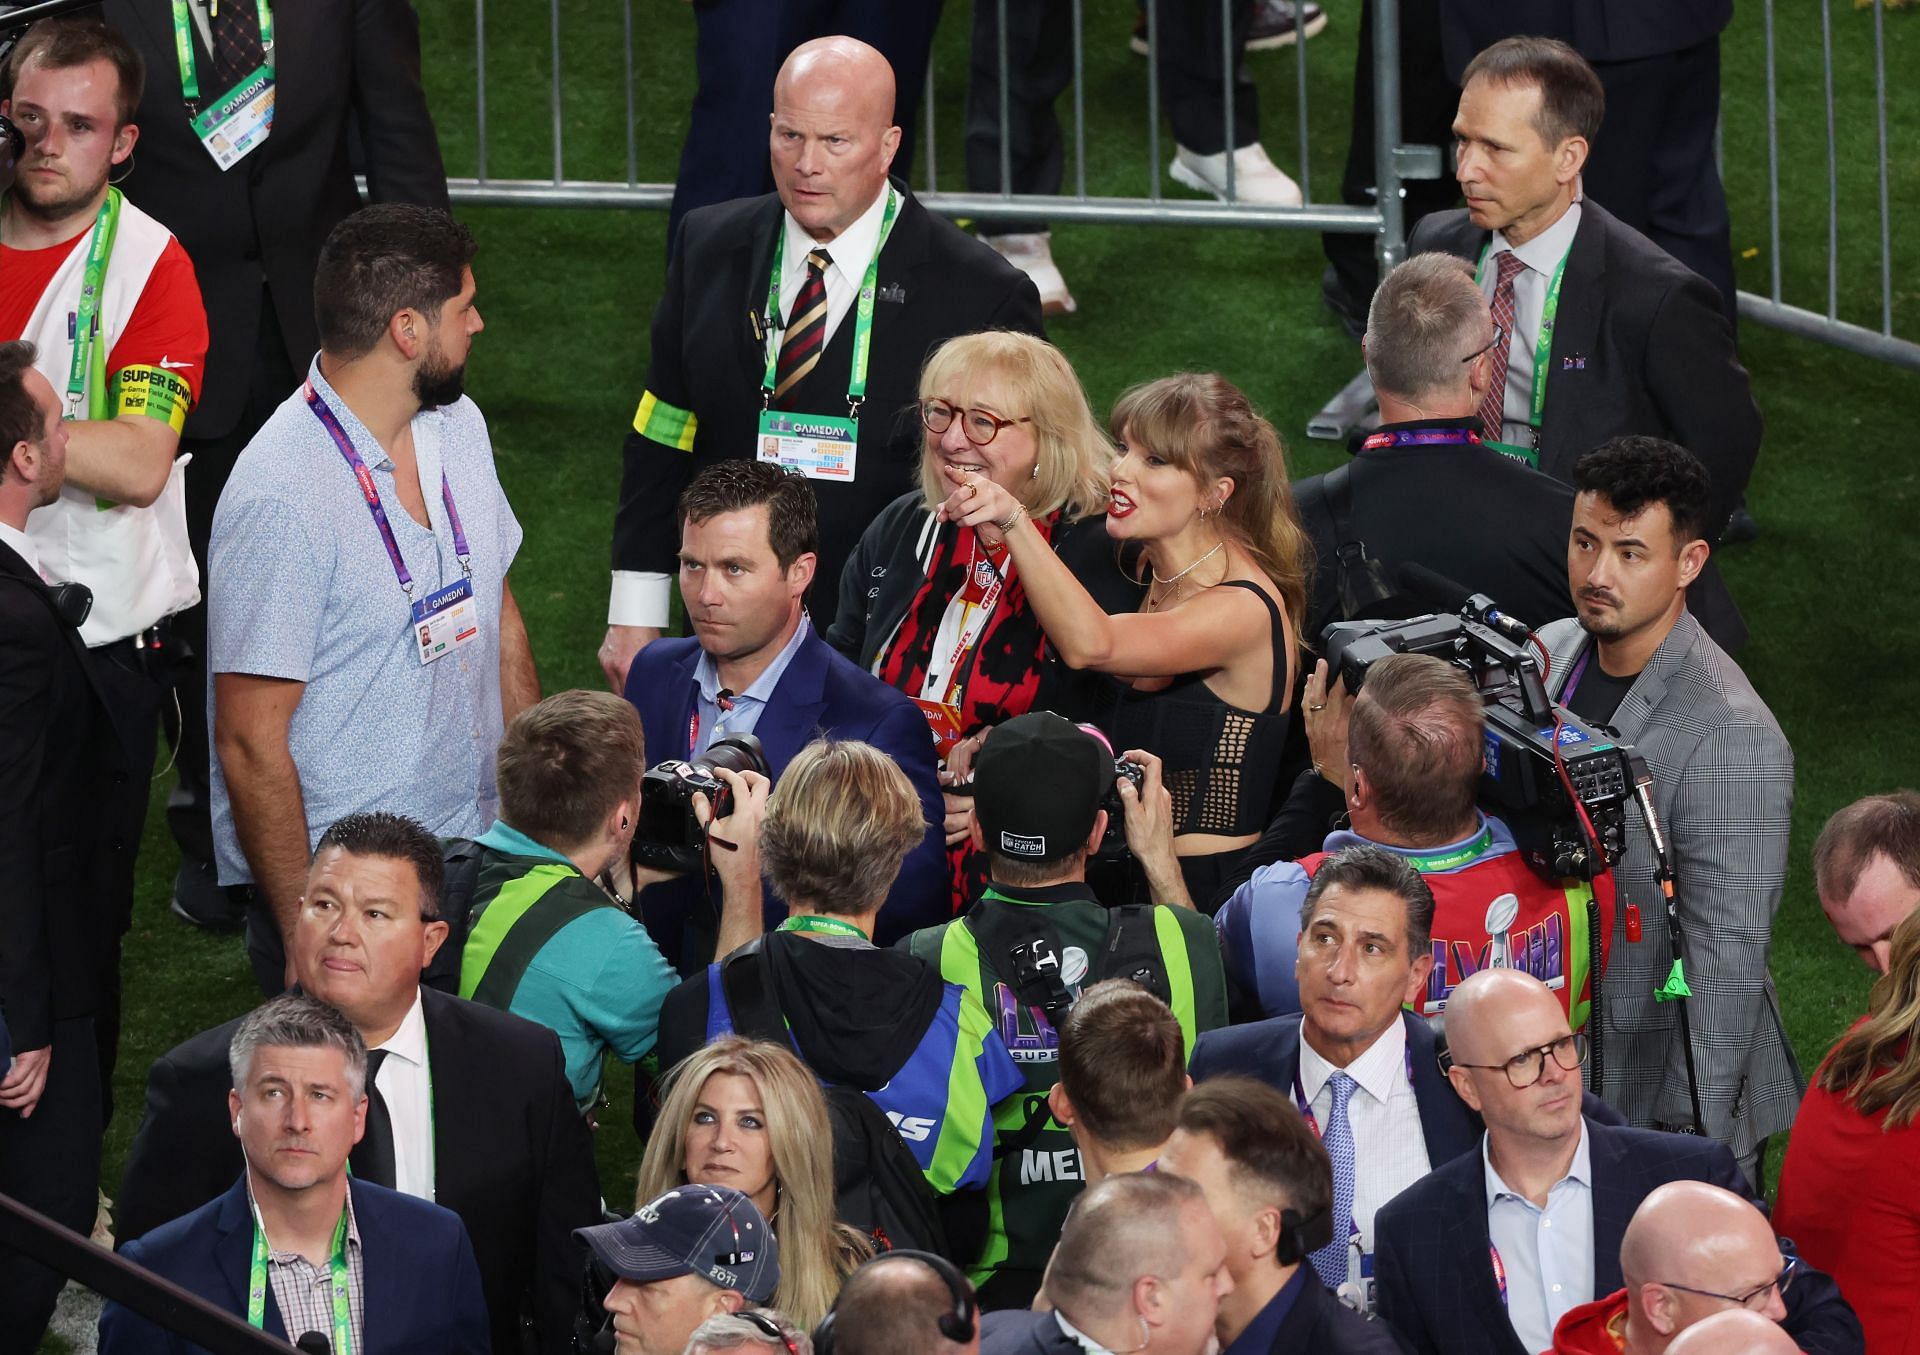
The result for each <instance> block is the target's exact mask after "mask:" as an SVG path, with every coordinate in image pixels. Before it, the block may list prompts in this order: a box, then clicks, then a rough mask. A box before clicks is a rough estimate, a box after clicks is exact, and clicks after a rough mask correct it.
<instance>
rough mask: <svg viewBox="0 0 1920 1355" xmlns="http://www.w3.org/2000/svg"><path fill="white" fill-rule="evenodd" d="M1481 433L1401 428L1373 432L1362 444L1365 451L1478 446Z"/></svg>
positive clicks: (1444, 429)
mask: <svg viewBox="0 0 1920 1355" xmlns="http://www.w3.org/2000/svg"><path fill="white" fill-rule="evenodd" d="M1479 443H1480V435H1479V434H1478V433H1476V432H1474V431H1473V430H1472V429H1471V428H1401V429H1396V430H1393V431H1390V432H1388V431H1383V432H1379V433H1375V434H1373V435H1372V436H1371V437H1369V438H1368V439H1367V440H1366V441H1365V442H1363V443H1361V444H1360V450H1361V451H1363V452H1373V451H1378V450H1379V449H1380V448H1382V447H1463V446H1478V445H1479Z"/></svg>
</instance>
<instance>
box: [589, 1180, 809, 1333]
mask: <svg viewBox="0 0 1920 1355" xmlns="http://www.w3.org/2000/svg"><path fill="white" fill-rule="evenodd" d="M573 1235H574V1236H575V1237H577V1238H579V1239H580V1240H581V1241H582V1242H584V1243H586V1244H587V1245H588V1246H589V1247H591V1248H593V1253H594V1255H596V1256H598V1257H599V1258H600V1260H601V1261H602V1262H604V1263H605V1264H606V1267H607V1269H609V1270H611V1271H612V1272H613V1273H614V1274H615V1275H618V1276H619V1277H620V1278H621V1279H624V1280H631V1281H633V1283H635V1284H651V1283H653V1282H654V1281H655V1280H672V1279H677V1278H679V1277H680V1276H682V1275H698V1276H700V1277H701V1278H702V1279H704V1280H707V1281H710V1282H711V1283H713V1284H716V1285H718V1286H719V1287H720V1288H722V1289H732V1290H735V1291H737V1292H738V1293H740V1294H742V1295H744V1296H745V1297H746V1299H747V1300H748V1301H749V1302H751V1303H761V1304H764V1303H770V1302H772V1301H773V1293H774V1290H776V1289H778V1288H779V1287H780V1244H779V1243H778V1242H776V1241H775V1240H774V1236H773V1230H772V1229H771V1228H769V1227H767V1221H766V1220H765V1219H764V1218H762V1217H761V1216H760V1211H759V1209H758V1208H756V1207H755V1206H754V1203H753V1201H752V1200H749V1199H748V1198H747V1197H746V1196H744V1195H742V1194H741V1193H740V1192H739V1191H737V1190H733V1189H731V1188H729V1187H727V1186H678V1187H675V1188H674V1189H673V1190H670V1191H668V1192H667V1193H666V1194H665V1195H662V1196H661V1197H660V1198H659V1199H657V1200H654V1201H652V1202H650V1203H648V1204H644V1205H641V1206H640V1208H639V1210H638V1211H636V1212H635V1213H634V1215H633V1217H631V1218H625V1219H622V1220H620V1222H618V1223H603V1224H600V1225H599V1226H597V1227H594V1228H576V1229H574V1230H573Z"/></svg>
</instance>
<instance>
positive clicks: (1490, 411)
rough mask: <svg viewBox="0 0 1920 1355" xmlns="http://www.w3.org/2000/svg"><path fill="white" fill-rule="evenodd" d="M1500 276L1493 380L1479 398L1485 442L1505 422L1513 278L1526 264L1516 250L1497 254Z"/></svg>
mask: <svg viewBox="0 0 1920 1355" xmlns="http://www.w3.org/2000/svg"><path fill="white" fill-rule="evenodd" d="M1496 259H1497V261H1498V262H1499V265H1500V276H1499V278H1498V280H1496V281H1495V283H1494V284H1493V323H1494V324H1496V325H1498V326H1500V342H1499V343H1497V344H1495V345H1494V346H1493V351H1492V352H1491V353H1489V354H1488V355H1487V356H1488V358H1489V359H1490V360H1491V362H1490V370H1491V375H1492V384H1491V385H1489V386H1488V387H1487V393H1486V394H1485V395H1484V396H1482V397H1481V398H1480V427H1481V429H1482V430H1483V431H1482V432H1481V434H1480V436H1482V437H1484V438H1485V439H1486V440H1487V441H1488V442H1498V441H1500V428H1501V425H1502V424H1503V423H1505V422H1506V408H1507V358H1508V356H1509V354H1510V353H1511V351H1512V348H1513V314H1514V304H1513V280H1514V278H1516V277H1518V276H1519V275H1520V272H1521V270H1522V269H1524V268H1525V267H1526V266H1527V265H1526V261H1525V260H1523V259H1522V258H1521V257H1520V256H1519V255H1518V254H1515V253H1514V252H1513V251H1512V250H1510V249H1509V250H1506V251H1504V252H1503V253H1501V254H1499V255H1497V256H1496Z"/></svg>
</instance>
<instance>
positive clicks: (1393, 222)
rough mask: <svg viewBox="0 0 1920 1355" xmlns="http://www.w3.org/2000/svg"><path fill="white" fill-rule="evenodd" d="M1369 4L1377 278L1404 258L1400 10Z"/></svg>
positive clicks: (1387, 0)
mask: <svg viewBox="0 0 1920 1355" xmlns="http://www.w3.org/2000/svg"><path fill="white" fill-rule="evenodd" d="M1370 3H1372V5H1373V161H1374V170H1373V181H1374V183H1375V184H1376V185H1377V186H1378V188H1377V196H1378V204H1379V208H1380V246H1379V257H1380V274H1381V276H1382V277H1385V276H1386V273H1387V270H1388V269H1390V268H1392V267H1393V266H1394V265H1395V264H1397V263H1399V262H1400V260H1401V258H1402V257H1403V256H1404V255H1405V254H1406V250H1407V242H1406V226H1405V221H1406V215H1405V212H1404V211H1403V210H1402V203H1401V200H1400V164H1399V159H1398V157H1397V156H1396V154H1395V150H1396V148H1397V147H1398V146H1399V145H1400V9H1399V6H1398V4H1397V3H1396V0H1370Z"/></svg>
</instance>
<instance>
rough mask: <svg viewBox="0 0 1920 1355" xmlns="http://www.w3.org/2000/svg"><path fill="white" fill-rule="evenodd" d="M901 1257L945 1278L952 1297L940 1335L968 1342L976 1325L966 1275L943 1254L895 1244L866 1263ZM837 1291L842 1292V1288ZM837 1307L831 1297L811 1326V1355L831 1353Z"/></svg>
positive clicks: (838, 1305)
mask: <svg viewBox="0 0 1920 1355" xmlns="http://www.w3.org/2000/svg"><path fill="white" fill-rule="evenodd" d="M902 1256H903V1257H906V1258H908V1259H910V1260H914V1261H918V1262H920V1263H921V1264H922V1265H924V1266H926V1268H927V1269H928V1270H931V1271H932V1272H933V1273H934V1274H935V1275H938V1276H939V1277H940V1278H941V1279H942V1280H943V1281H945V1283H946V1286H947V1292H948V1293H949V1294H951V1295H952V1296H953V1310H952V1311H951V1312H946V1313H942V1314H940V1323H939V1326H940V1334H941V1335H942V1336H944V1337H945V1338H946V1339H947V1340H949V1341H951V1342H953V1343H954V1344H955V1345H961V1346H963V1345H965V1344H966V1343H967V1342H969V1341H971V1340H972V1339H973V1333H974V1331H975V1329H976V1326H977V1323H976V1321H975V1313H974V1301H973V1286H971V1285H969V1284H968V1283H967V1277H966V1276H964V1275H962V1274H961V1273H960V1268H959V1267H958V1266H956V1265H954V1264H953V1262H951V1261H949V1260H948V1259H947V1258H946V1257H944V1256H936V1255H935V1254H934V1253H932V1252H927V1251H912V1250H909V1249H908V1248H905V1247H896V1248H895V1249H894V1250H892V1251H888V1252H881V1253H880V1255H878V1256H876V1257H874V1258H873V1260H871V1261H868V1262H867V1263H866V1265H869V1266H870V1265H873V1264H875V1263H876V1262H879V1261H890V1260H892V1259H894V1258H895V1257H902ZM841 1292H842V1293H845V1292H846V1291H845V1289H844V1288H843V1289H842V1290H841ZM839 1307H840V1302H839V1300H838V1299H836V1300H834V1305H833V1307H832V1308H829V1309H828V1310H827V1315H826V1316H825V1317H823V1318H821V1319H820V1323H819V1325H818V1326H816V1327H815V1328H814V1329H813V1350H814V1355H833V1324H834V1314H835V1313H836V1312H837V1311H838V1309H839Z"/></svg>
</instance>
